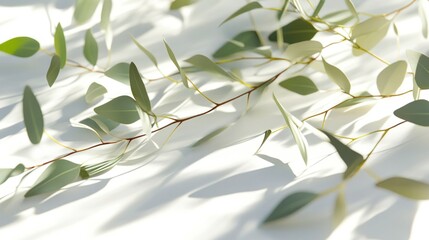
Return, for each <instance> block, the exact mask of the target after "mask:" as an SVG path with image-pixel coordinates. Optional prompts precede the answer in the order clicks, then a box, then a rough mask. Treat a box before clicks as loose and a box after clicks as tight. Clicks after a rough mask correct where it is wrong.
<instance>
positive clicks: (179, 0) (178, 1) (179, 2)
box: [170, 0, 197, 10]
mask: <svg viewBox="0 0 429 240" xmlns="http://www.w3.org/2000/svg"><path fill="white" fill-rule="evenodd" d="M195 2H197V0H174V2H172V3H171V5H170V10H177V9H179V8H182V7H185V6H188V5H191V4H194V3H195Z"/></svg>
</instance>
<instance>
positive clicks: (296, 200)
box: [264, 192, 318, 223]
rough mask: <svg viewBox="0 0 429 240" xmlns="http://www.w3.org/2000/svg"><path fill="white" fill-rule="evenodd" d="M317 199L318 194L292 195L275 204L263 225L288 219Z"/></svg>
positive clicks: (303, 193) (301, 193)
mask: <svg viewBox="0 0 429 240" xmlns="http://www.w3.org/2000/svg"><path fill="white" fill-rule="evenodd" d="M317 197H318V194H316V193H312V192H296V193H292V194H290V195H289V196H287V197H286V198H284V199H283V200H282V201H281V202H280V203H279V204H277V206H276V207H275V208H274V209H273V211H271V213H270V215H268V217H267V218H266V219H265V220H264V223H268V222H272V221H274V220H278V219H281V218H285V217H288V216H290V215H291V214H293V213H295V212H296V211H298V210H300V209H301V208H303V207H305V206H306V205H307V204H309V203H311V202H312V201H314V200H315V199H316V198H317Z"/></svg>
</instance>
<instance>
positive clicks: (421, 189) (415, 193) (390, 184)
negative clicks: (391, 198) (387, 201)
mask: <svg viewBox="0 0 429 240" xmlns="http://www.w3.org/2000/svg"><path fill="white" fill-rule="evenodd" d="M377 187H380V188H384V189H386V190H389V191H392V192H394V193H397V194H399V195H401V196H403V197H407V198H411V199H416V200H427V199H429V184H427V183H424V182H420V181H416V180H413V179H409V178H403V177H391V178H388V179H385V180H383V181H381V182H378V183H377Z"/></svg>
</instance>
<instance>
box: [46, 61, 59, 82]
mask: <svg viewBox="0 0 429 240" xmlns="http://www.w3.org/2000/svg"><path fill="white" fill-rule="evenodd" d="M60 65H61V63H60V58H59V57H58V56H57V55H56V54H54V56H52V59H51V64H50V65H49V69H48V72H47V73H46V80H48V85H49V87H52V85H54V83H55V81H56V80H57V77H58V74H60V68H61V66H60Z"/></svg>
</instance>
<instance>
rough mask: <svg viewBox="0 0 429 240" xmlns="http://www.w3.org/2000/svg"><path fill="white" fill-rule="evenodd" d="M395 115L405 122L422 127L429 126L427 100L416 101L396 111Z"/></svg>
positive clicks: (428, 103)
mask: <svg viewBox="0 0 429 240" xmlns="http://www.w3.org/2000/svg"><path fill="white" fill-rule="evenodd" d="M393 114H395V116H397V117H398V118H401V119H403V120H405V121H408V122H411V123H414V124H417V125H420V126H425V127H428V126H429V102H428V101H427V100H423V99H420V100H416V101H413V102H410V103H408V104H406V105H405V106H403V107H401V108H399V109H396V110H395V111H394V112H393Z"/></svg>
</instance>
